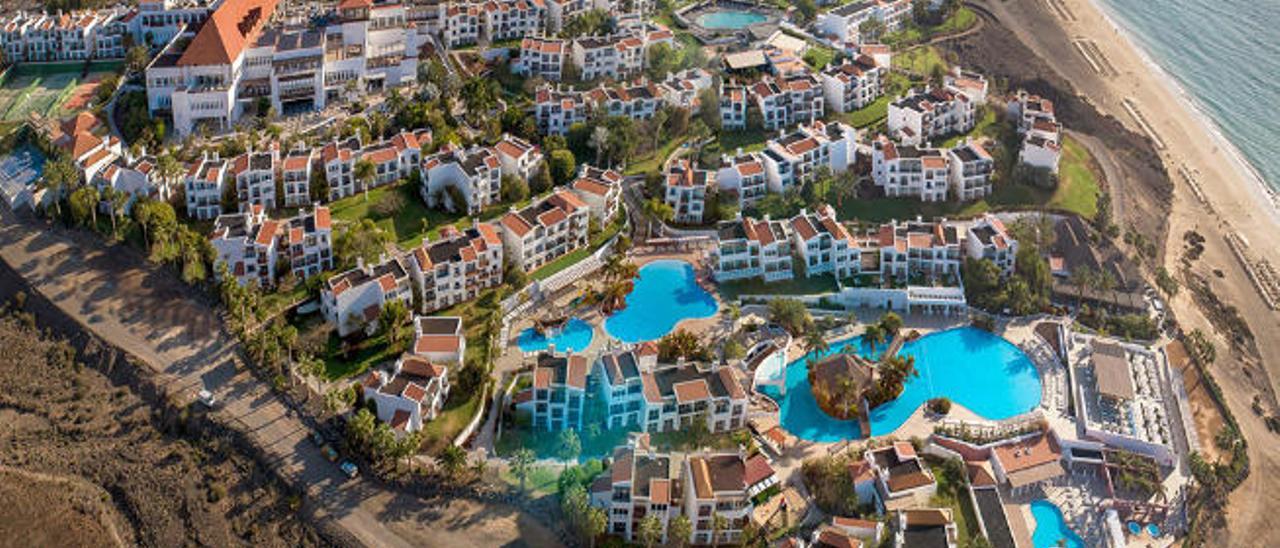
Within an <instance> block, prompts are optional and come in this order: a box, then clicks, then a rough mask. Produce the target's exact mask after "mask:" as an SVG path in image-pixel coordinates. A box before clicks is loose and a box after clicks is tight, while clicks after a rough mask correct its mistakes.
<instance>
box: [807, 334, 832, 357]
mask: <svg viewBox="0 0 1280 548" xmlns="http://www.w3.org/2000/svg"><path fill="white" fill-rule="evenodd" d="M804 348H805V352H806V353H811V354H814V355H815V356H816V355H818V354H821V353H823V352H826V351H827V349H829V348H830V345H828V344H827V339H826V338H825V337H823V336H822V333H821V332H819V331H818V330H817V329H810V330H809V331H807V332H805V334H804Z"/></svg>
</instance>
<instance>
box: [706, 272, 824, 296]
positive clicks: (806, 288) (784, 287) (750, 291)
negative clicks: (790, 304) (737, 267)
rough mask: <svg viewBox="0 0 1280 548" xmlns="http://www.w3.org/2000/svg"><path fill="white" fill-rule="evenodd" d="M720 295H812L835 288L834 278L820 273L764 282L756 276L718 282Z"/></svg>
mask: <svg viewBox="0 0 1280 548" xmlns="http://www.w3.org/2000/svg"><path fill="white" fill-rule="evenodd" d="M718 287H719V288H720V297H721V298H722V299H725V300H734V299H737V298H738V297H740V296H744V295H814V294H818V293H830V292H833V291H835V290H836V279H835V277H834V276H832V275H830V274H821V275H816V276H808V277H803V278H794V279H791V280H785V281H777V282H765V281H763V280H761V279H758V278H751V279H746V280H735V281H731V282H722V283H720V284H718Z"/></svg>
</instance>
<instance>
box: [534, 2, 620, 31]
mask: <svg viewBox="0 0 1280 548" xmlns="http://www.w3.org/2000/svg"><path fill="white" fill-rule="evenodd" d="M546 3H547V31H548V32H553V33H554V32H560V29H561V28H563V27H564V24H565V23H568V22H569V20H571V19H573V18H575V17H577V16H579V15H582V14H584V13H586V12H588V11H591V10H603V11H606V12H612V11H613V2H612V1H611V0H546Z"/></svg>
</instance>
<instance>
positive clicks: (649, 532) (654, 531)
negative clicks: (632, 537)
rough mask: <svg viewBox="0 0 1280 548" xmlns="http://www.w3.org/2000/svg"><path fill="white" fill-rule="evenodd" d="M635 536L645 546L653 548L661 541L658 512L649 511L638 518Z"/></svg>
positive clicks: (660, 524) (660, 522)
mask: <svg viewBox="0 0 1280 548" xmlns="http://www.w3.org/2000/svg"><path fill="white" fill-rule="evenodd" d="M636 538H638V539H639V540H640V544H643V545H644V546H645V548H653V547H654V546H656V545H657V544H658V543H659V542H662V521H660V520H659V519H658V514H654V513H651V514H649V515H647V516H645V517H644V518H643V519H641V520H640V527H639V530H638V531H636Z"/></svg>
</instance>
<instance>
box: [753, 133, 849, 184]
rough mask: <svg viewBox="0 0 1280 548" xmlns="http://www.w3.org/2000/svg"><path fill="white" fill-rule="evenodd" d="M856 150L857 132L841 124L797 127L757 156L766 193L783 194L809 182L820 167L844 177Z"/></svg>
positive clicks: (770, 142) (773, 141) (776, 139)
mask: <svg viewBox="0 0 1280 548" xmlns="http://www.w3.org/2000/svg"><path fill="white" fill-rule="evenodd" d="M857 147H858V130H856V129H854V128H853V127H852V126H849V125H847V124H844V123H842V122H830V123H824V122H821V121H815V122H813V123H812V124H808V125H806V124H801V125H800V126H798V127H796V129H795V130H794V131H792V132H790V133H786V134H783V135H780V136H779V137H777V138H774V139H770V140H769V142H768V143H767V144H766V145H765V149H764V151H763V153H762V154H761V158H762V159H763V160H764V168H765V177H766V180H767V181H768V186H769V190H771V191H773V192H778V193H781V192H786V191H787V190H788V189H791V188H795V187H797V186H798V185H801V184H803V183H806V182H808V181H810V180H812V179H813V178H814V177H815V176H816V175H817V171H818V168H821V167H826V168H828V169H830V170H831V173H832V174H838V173H844V172H845V171H847V170H849V168H851V167H853V164H854V162H855V160H856V155H857Z"/></svg>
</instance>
